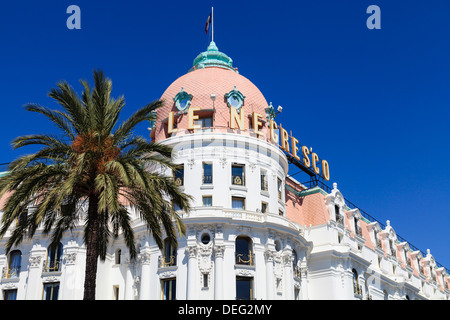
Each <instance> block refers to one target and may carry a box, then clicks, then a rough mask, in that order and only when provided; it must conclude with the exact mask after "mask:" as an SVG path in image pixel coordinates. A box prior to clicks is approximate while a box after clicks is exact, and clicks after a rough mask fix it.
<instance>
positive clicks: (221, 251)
mask: <svg viewBox="0 0 450 320" xmlns="http://www.w3.org/2000/svg"><path fill="white" fill-rule="evenodd" d="M224 252H225V246H224V245H218V246H214V255H215V256H216V258H223V254H224Z"/></svg>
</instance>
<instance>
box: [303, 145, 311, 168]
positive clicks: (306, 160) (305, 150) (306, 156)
mask: <svg viewBox="0 0 450 320" xmlns="http://www.w3.org/2000/svg"><path fill="white" fill-rule="evenodd" d="M302 152H303V164H304V165H305V166H307V167H308V168H309V167H310V166H311V162H310V161H309V149H308V147H307V146H303V147H302Z"/></svg>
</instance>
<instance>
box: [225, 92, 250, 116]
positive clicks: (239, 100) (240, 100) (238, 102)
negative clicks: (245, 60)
mask: <svg viewBox="0 0 450 320" xmlns="http://www.w3.org/2000/svg"><path fill="white" fill-rule="evenodd" d="M225 98H226V99H227V104H228V108H231V107H235V108H236V109H237V111H238V112H239V111H240V110H241V107H242V105H243V104H244V99H245V96H244V95H243V94H242V93H241V92H240V91H239V90H237V89H236V86H234V89H233V90H231V91H230V92H228V93H226V94H225Z"/></svg>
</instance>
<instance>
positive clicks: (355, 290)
mask: <svg viewBox="0 0 450 320" xmlns="http://www.w3.org/2000/svg"><path fill="white" fill-rule="evenodd" d="M352 273H353V293H354V294H356V295H362V289H361V287H360V285H359V280H358V272H357V271H356V270H355V269H352Z"/></svg>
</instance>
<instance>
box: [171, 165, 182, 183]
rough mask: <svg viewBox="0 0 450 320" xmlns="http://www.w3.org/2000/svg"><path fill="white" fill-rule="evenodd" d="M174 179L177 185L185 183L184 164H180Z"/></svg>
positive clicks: (174, 173)
mask: <svg viewBox="0 0 450 320" xmlns="http://www.w3.org/2000/svg"><path fill="white" fill-rule="evenodd" d="M173 180H174V181H175V184H176V185H177V186H182V185H184V165H179V166H178V167H177V169H176V170H175V171H174V172H173Z"/></svg>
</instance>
